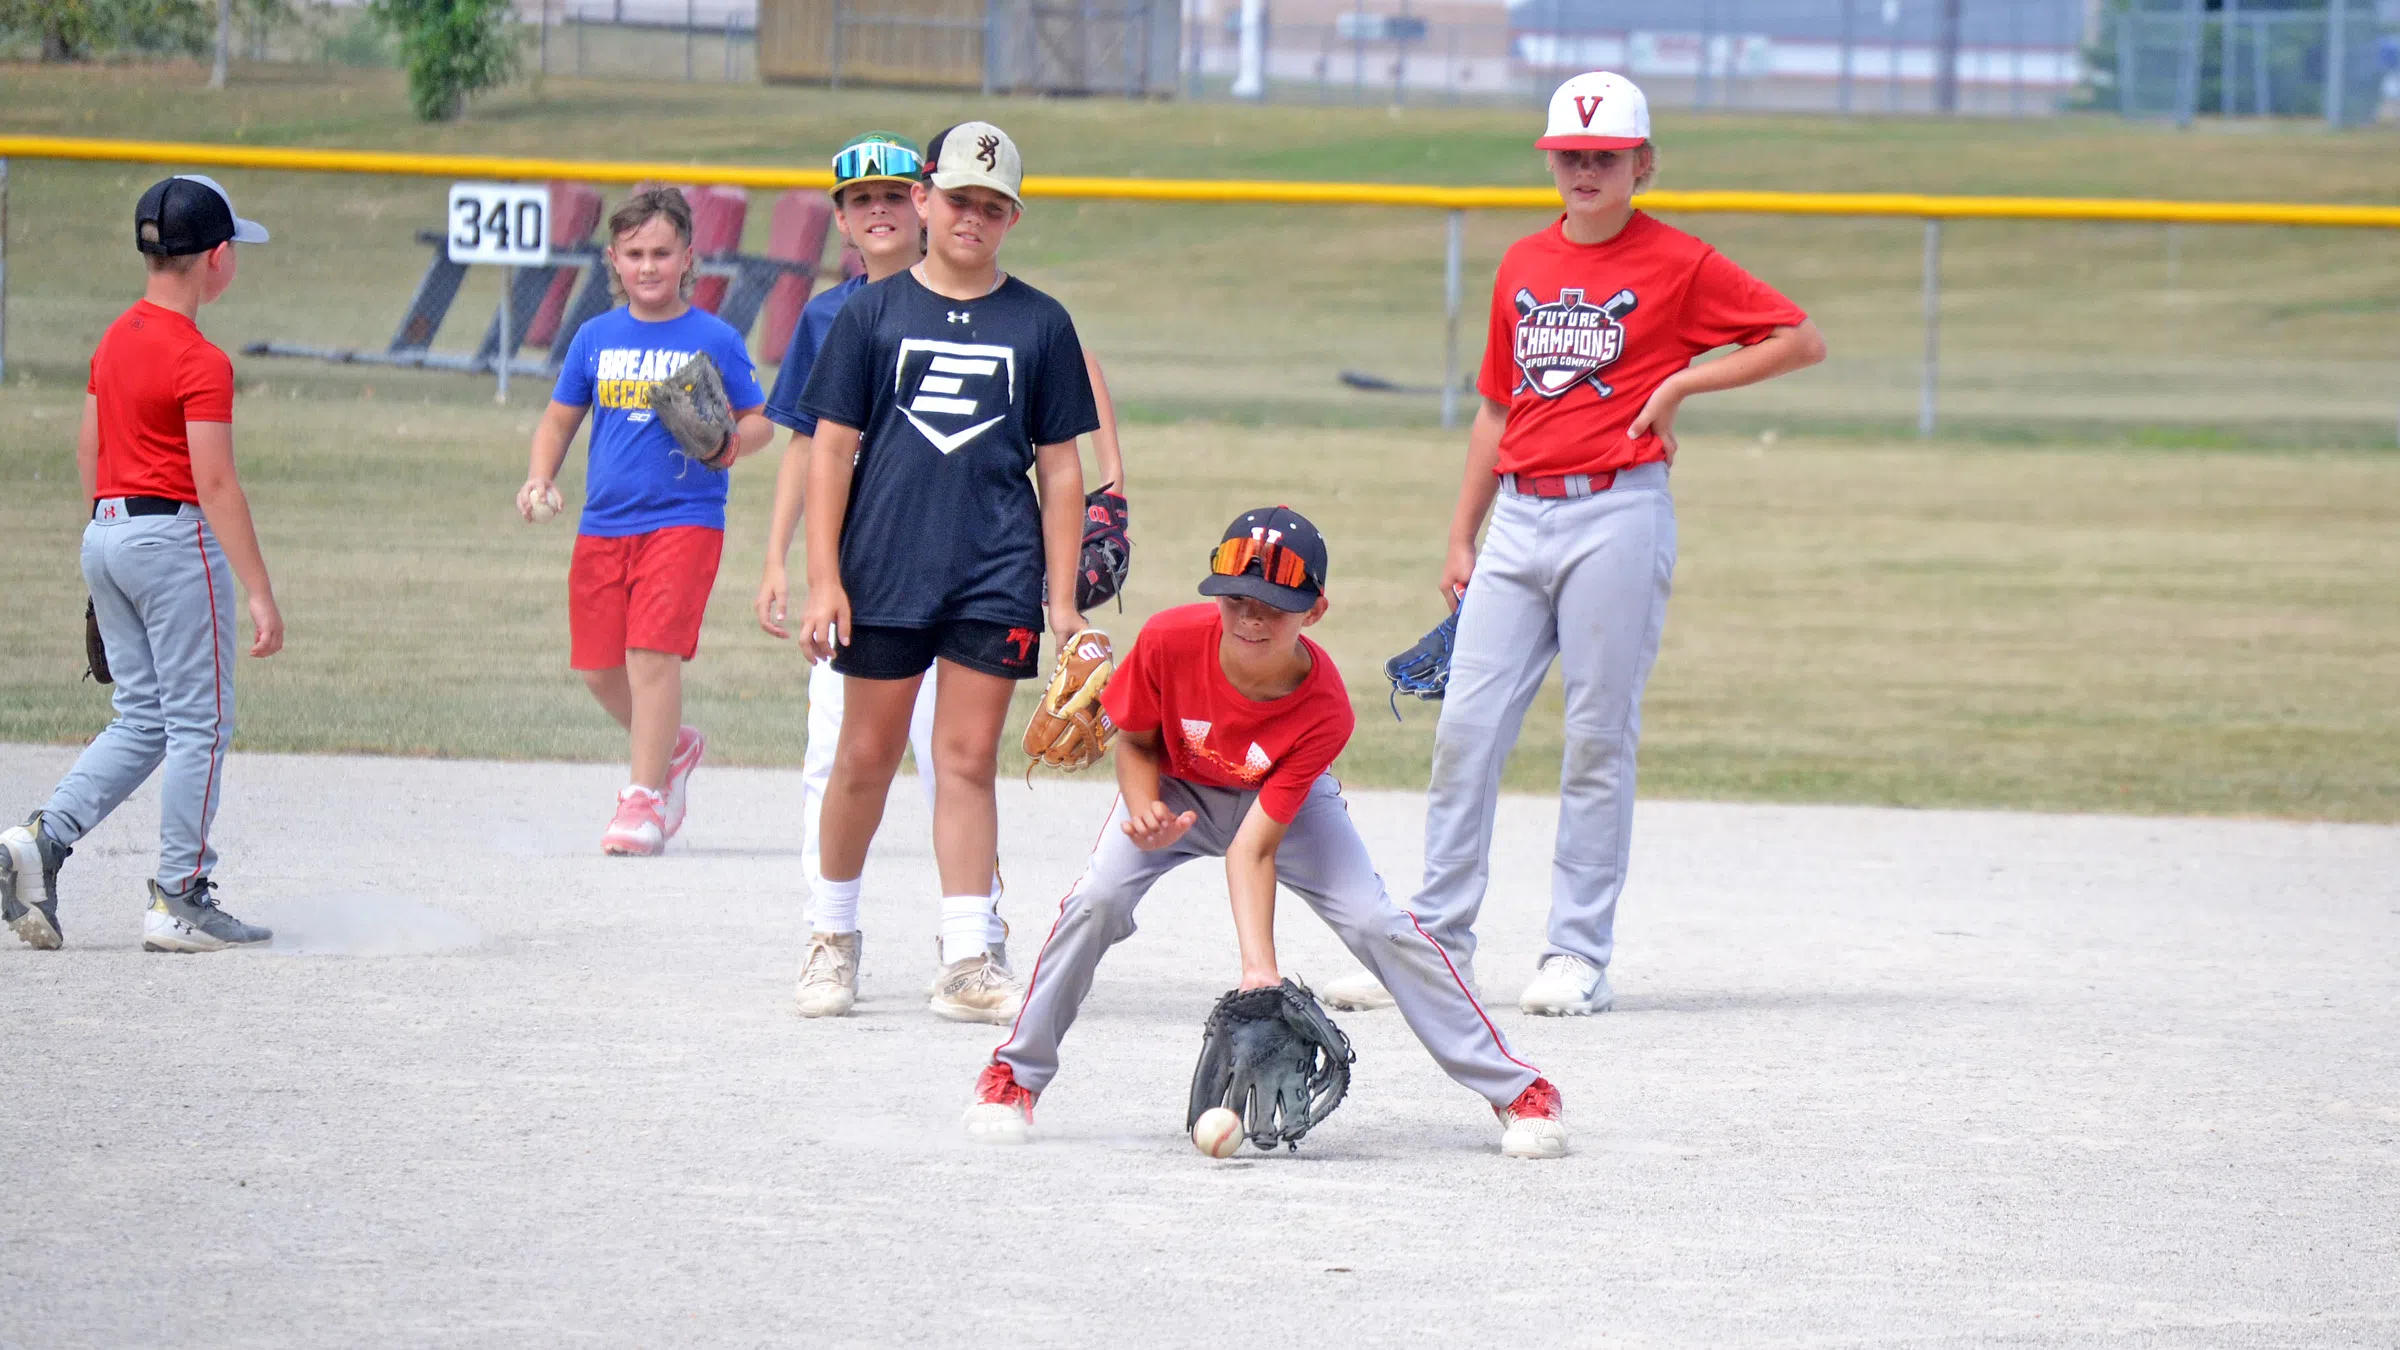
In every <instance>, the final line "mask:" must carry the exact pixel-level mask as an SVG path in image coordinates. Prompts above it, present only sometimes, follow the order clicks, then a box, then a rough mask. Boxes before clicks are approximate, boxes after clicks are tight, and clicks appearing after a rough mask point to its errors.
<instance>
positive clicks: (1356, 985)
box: [1317, 962, 1483, 1012]
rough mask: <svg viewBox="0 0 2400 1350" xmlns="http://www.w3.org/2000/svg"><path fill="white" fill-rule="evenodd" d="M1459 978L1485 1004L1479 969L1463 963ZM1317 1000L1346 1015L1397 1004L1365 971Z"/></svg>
mask: <svg viewBox="0 0 2400 1350" xmlns="http://www.w3.org/2000/svg"><path fill="white" fill-rule="evenodd" d="M1458 974H1459V978H1460V979H1462V980H1463V981H1465V983H1466V986H1467V992H1468V993H1470V994H1473V995H1474V996H1475V1001H1476V1002H1477V1003H1481V1002H1483V986H1482V985H1480V984H1477V983H1476V982H1475V967H1473V966H1471V965H1467V964H1465V963H1463V962H1462V963H1460V965H1459V967H1458ZM1317 997H1319V998H1321V999H1323V1000H1324V1001H1325V1006H1327V1007H1329V1008H1340V1009H1342V1010H1343V1011H1345V1012H1374V1011H1376V1010H1377V1009H1379V1008H1388V1007H1391V1006H1392V1004H1393V1002H1394V1000H1393V998H1392V995H1391V991H1390V990H1388V989H1385V988H1384V987H1383V986H1382V985H1381V984H1378V983H1376V980H1375V977H1374V976H1372V975H1369V974H1368V973H1367V972H1365V971H1363V970H1362V971H1360V972H1358V973H1357V974H1356V975H1352V976H1350V977H1348V978H1346V979H1340V980H1335V981H1334V982H1333V983H1331V984H1329V985H1326V986H1325V991H1324V992H1323V993H1321V994H1319V995H1318V996H1317Z"/></svg>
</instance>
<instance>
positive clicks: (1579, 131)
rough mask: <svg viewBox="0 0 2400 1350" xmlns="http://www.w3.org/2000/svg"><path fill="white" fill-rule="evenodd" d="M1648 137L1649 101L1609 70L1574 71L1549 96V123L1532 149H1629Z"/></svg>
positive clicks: (1632, 85)
mask: <svg viewBox="0 0 2400 1350" xmlns="http://www.w3.org/2000/svg"><path fill="white" fill-rule="evenodd" d="M1649 139H1650V100H1649V99H1647V98H1644V97H1642V91H1641V90H1640V89H1639V88H1637V87H1635V85H1634V83H1633V81H1631V80H1629V79H1626V78H1625V77H1624V76H1622V75H1619V74H1616V73H1615V72H1613V71H1607V70H1595V71H1592V72H1590V73H1589V74H1584V75H1578V76H1576V77H1575V78H1574V79H1571V80H1569V81H1567V82H1566V83H1565V84H1562V85H1560V86H1559V87H1558V92H1557V93H1555V94H1552V95H1551V96H1550V128H1549V130H1547V131H1545V132H1543V133H1542V138H1541V139H1540V140H1538V141H1535V142H1534V143H1533V146H1534V148H1535V149H1537V150H1631V149H1632V148H1633V147H1635V146H1637V145H1640V144H1641V143H1642V142H1644V141H1647V140H1649Z"/></svg>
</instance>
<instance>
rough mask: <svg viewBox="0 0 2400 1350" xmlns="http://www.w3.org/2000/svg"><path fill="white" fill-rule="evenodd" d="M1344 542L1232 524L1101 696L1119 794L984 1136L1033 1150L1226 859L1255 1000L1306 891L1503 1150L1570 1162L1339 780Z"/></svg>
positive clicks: (1247, 522) (998, 1077)
mask: <svg viewBox="0 0 2400 1350" xmlns="http://www.w3.org/2000/svg"><path fill="white" fill-rule="evenodd" d="M1325 565H1326V556H1325V541H1324V539H1323V537H1321V536H1320V535H1319V534H1318V533H1317V528H1316V526H1314V525H1312V524H1310V523H1309V522H1308V520H1307V519H1306V518H1305V517H1303V516H1301V515H1300V514H1299V513H1298V512H1296V511H1293V510H1291V509H1290V508H1288V507H1281V506H1278V507H1273V508H1271V509H1268V510H1262V511H1252V512H1249V513H1248V514H1246V515H1244V516H1242V517H1241V518H1240V519H1239V520H1236V521H1234V522H1233V525H1232V526H1231V527H1230V528H1228V529H1227V530H1226V531H1225V537H1224V540H1223V542H1222V543H1220V544H1218V546H1217V549H1216V552H1215V553H1214V554H1212V555H1211V557H1210V560H1209V576H1208V578H1207V580H1205V581H1203V582H1201V583H1200V593H1201V594H1202V595H1205V596H1209V597H1211V598H1212V599H1213V600H1214V602H1215V603H1213V604H1199V605H1185V606H1182V607H1181V608H1177V609H1170V610H1167V611H1165V612H1163V613H1160V614H1157V615H1153V616H1152V617H1151V619H1150V622H1148V623H1146V624H1144V625H1142V634H1141V637H1140V638H1139V639H1138V640H1137V641H1136V642H1135V643H1134V645H1133V651H1132V653H1131V654H1130V655H1128V656H1127V657H1126V658H1125V662H1124V664H1123V665H1122V666H1121V667H1120V668H1119V669H1118V670H1117V672H1116V675H1115V676H1114V678H1112V679H1111V680H1110V681H1109V684H1108V688H1107V689H1106V691H1105V692H1103V693H1102V695H1101V702H1102V706H1103V707H1105V708H1106V709H1107V711H1108V715H1109V718H1110V720H1112V721H1113V722H1115V723H1116V725H1117V727H1118V729H1119V735H1118V737H1117V745H1116V765H1117V787H1118V790H1119V794H1120V795H1119V797H1118V801H1117V805H1116V808H1115V810H1114V811H1113V812H1112V813H1111V814H1110V816H1109V823H1108V825H1107V826H1104V827H1103V828H1102V830H1101V835H1100V844H1099V847H1097V848H1095V849H1094V850H1093V851H1092V858H1091V861H1090V863H1088V864H1087V865H1086V866H1085V867H1084V872H1083V877H1082V879H1081V880H1079V881H1078V882H1076V884H1075V889H1074V891H1073V892H1072V893H1071V894H1069V895H1068V896H1067V898H1066V901H1065V902H1064V903H1063V904H1062V905H1061V906H1060V907H1059V913H1058V922H1057V923H1056V924H1055V925H1053V926H1052V928H1051V930H1050V937H1049V939H1048V941H1046V942H1044V943H1043V945H1042V953H1041V956H1040V957H1039V959H1037V960H1036V961H1035V962H1034V966H1033V974H1032V977H1031V978H1030V979H1029V980H1028V981H1027V983H1026V990H1025V1005H1024V1007H1023V1009H1022V1010H1021V1011H1019V1013H1018V1014H1017V1021H1016V1026H1015V1027H1014V1028H1013V1029H1012V1030H1011V1031H1010V1033H1009V1037H1008V1039H1007V1040H1006V1041H1003V1042H1002V1043H1001V1045H1000V1048H999V1049H998V1050H997V1051H995V1052H994V1054H993V1056H992V1062H991V1064H990V1066H989V1067H987V1068H985V1069H984V1071H983V1075H982V1077H981V1078H980V1079H978V1080H977V1082H976V1084H975V1101H974V1103H973V1104H972V1105H970V1106H969V1107H968V1108H967V1116H966V1122H965V1123H966V1128H967V1133H968V1134H969V1135H971V1136H974V1137H976V1138H979V1139H985V1140H990V1141H993V1142H999V1143H1015V1142H1022V1141H1023V1140H1024V1138H1025V1136H1026V1132H1027V1130H1028V1128H1029V1127H1030V1126H1031V1125H1032V1123H1033V1103H1034V1098H1035V1097H1037V1096H1038V1095H1040V1093H1041V1091H1042V1090H1043V1089H1044V1088H1046V1087H1048V1086H1049V1085H1050V1079H1051V1076H1052V1075H1054V1074H1056V1073H1057V1072H1058V1045H1059V1041H1060V1040H1061V1039H1062V1038H1063V1037H1064V1036H1065V1035H1066V1034H1067V1028H1068V1027H1070V1026H1072V1025H1073V1024H1074V1022H1075V1012H1076V1009H1077V1008H1078V1007H1080V1006H1081V1005H1082V1003H1083V999H1084V996H1085V995H1086V994H1088V993H1090V992H1091V988H1092V975H1093V972H1094V971H1095V970H1096V969H1098V967H1099V965H1100V958H1101V957H1102V956H1103V955H1105V954H1106V953H1107V951H1108V949H1109V948H1110V947H1111V946H1114V945H1115V944H1117V943H1119V942H1122V941H1124V940H1125V939H1126V938H1128V937H1130V936H1132V934H1133V911H1134V907H1135V906H1136V905H1139V904H1140V903H1141V902H1142V897H1143V896H1144V895H1146V894H1147V893H1148V892H1149V890H1150V887H1151V886H1153V885H1154V884H1156V883H1157V881H1158V879H1159V878H1160V877H1163V876H1165V875H1166V874H1167V873H1169V872H1171V871H1173V870H1174V869H1175V868H1177V867H1180V866H1182V865H1183V864H1184V863H1186V862H1189V861H1191V860H1192V859H1194V858H1223V859H1224V860H1225V884H1226V889H1227V891H1228V893H1229V894H1230V897H1231V899H1232V902H1233V925H1234V932H1235V934H1236V936H1237V938H1238V939H1239V941H1240V944H1241V957H1242V978H1241V987H1242V988H1244V989H1267V988H1273V987H1274V986H1276V985H1278V984H1281V983H1282V982H1283V976H1282V974H1281V972H1279V971H1278V970H1277V969H1276V965H1275V887H1276V885H1277V884H1278V883H1280V884H1282V885H1284V886H1287V887H1289V888H1290V889H1291V890H1292V891H1294V892H1295V893H1297V894H1298V895H1299V896H1300V898H1302V899H1303V900H1306V901H1307V902H1308V904H1309V907H1310V908H1311V909H1314V910H1315V911H1316V912H1317V917H1319V918H1321V919H1323V920H1324V921H1325V922H1326V923H1327V924H1328V925H1329V926H1330V927H1332V929H1333V931H1334V932H1335V933H1336V934H1337V935H1339V936H1340V938H1341V939H1342V943H1343V945H1344V946H1347V947H1348V948H1349V949H1350V952H1351V954H1352V955H1354V956H1356V957H1357V958H1358V959H1359V960H1360V961H1361V962H1364V963H1365V964H1366V967H1367V969H1368V970H1369V971H1372V972H1373V973H1374V975H1375V976H1376V978H1378V979H1379V980H1381V981H1382V982H1383V983H1384V984H1385V985H1386V986H1388V987H1389V988H1390V989H1391V990H1392V993H1393V994H1394V995H1395V996H1396V997H1397V998H1398V1000H1399V1004H1400V1014H1401V1016H1402V1017H1404V1018H1406V1019H1407V1021H1408V1025H1409V1029H1410V1030H1411V1031H1414V1032H1415V1033H1416V1034H1417V1039H1418V1040H1420V1041H1422V1042H1424V1044H1425V1048H1426V1050H1428V1051H1429V1052H1431V1053H1432V1055H1433V1058H1434V1061H1435V1062H1436V1063H1438V1064H1440V1065H1441V1066H1442V1068H1443V1069H1444V1070H1445V1071H1446V1072H1448V1073H1449V1075H1450V1076H1451V1077H1452V1078H1454V1079H1456V1080H1458V1082H1459V1083H1460V1084H1462V1085H1464V1086H1465V1087H1467V1088H1469V1089H1471V1090H1472V1091H1474V1092H1475V1093H1476V1094H1477V1095H1479V1096H1481V1097H1482V1098H1483V1099H1484V1100H1486V1101H1488V1102H1490V1103H1491V1107H1492V1112H1493V1114H1494V1115H1497V1116H1498V1117H1499V1118H1500V1123H1501V1126H1502V1135H1501V1140H1500V1149H1501V1152H1503V1153H1505V1154H1507V1155H1509V1156H1510V1157H1515V1158H1555V1157H1558V1156H1560V1155H1562V1154H1564V1153H1565V1152H1566V1151H1567V1130H1566V1125H1565V1122H1564V1121H1563V1120H1562V1119H1561V1111H1560V1105H1559V1096H1558V1089H1556V1088H1554V1087H1552V1086H1551V1085H1550V1081H1549V1080H1548V1079H1546V1078H1543V1077H1542V1076H1541V1075H1540V1074H1539V1073H1538V1072H1536V1071H1535V1069H1534V1067H1533V1066H1532V1065H1530V1064H1527V1063H1526V1062H1525V1061H1523V1060H1521V1059H1519V1058H1517V1057H1516V1055H1515V1054H1514V1053H1513V1052H1512V1051H1511V1050H1510V1049H1509V1046H1508V1041H1507V1040H1506V1039H1505V1038H1504V1037H1502V1036H1501V1034H1500V1031H1499V1028H1497V1027H1495V1026H1493V1025H1492V1021H1491V1018H1489V1017H1488V1016H1486V1015H1485V1014H1484V1010H1483V1008H1482V1006H1481V1005H1479V1004H1478V1003H1477V1002H1476V1001H1475V996H1474V994H1472V993H1471V992H1469V991H1468V989H1467V986H1466V984H1465V982H1464V981H1462V980H1461V979H1460V978H1459V975H1458V971H1457V970H1456V968H1455V967H1454V966H1453V965H1452V963H1451V961H1450V959H1449V958H1448V957H1447V956H1445V955H1444V954H1443V952H1442V949H1441V948H1440V947H1439V946H1438V945H1436V944H1435V943H1434V941H1433V940H1432V939H1431V938H1429V937H1427V936H1426V935H1425V930H1424V929H1422V928H1420V927H1418V926H1417V924H1416V921H1415V920H1413V919H1411V918H1410V917H1409V916H1408V915H1407V914H1406V913H1404V912H1402V910H1401V909H1400V907H1399V906H1398V905H1395V904H1393V903H1392V899H1391V897H1390V896H1389V895H1388V894H1386V893H1385V891H1384V889H1383V878H1382V877H1380V876H1377V875H1376V873H1375V862H1374V860H1373V859H1372V858H1370V857H1368V856H1367V846H1366V843H1365V841H1363V840H1361V839H1360V838H1359V837H1358V829H1357V827H1356V826H1354V825H1352V824H1351V823H1350V808H1349V806H1348V805H1347V804H1346V803H1344V802H1343V800H1342V787H1341V784H1340V783H1338V782H1335V781H1334V777H1333V775H1332V774H1331V773H1329V772H1327V770H1329V769H1331V768H1332V767H1333V761H1334V760H1335V759H1336V758H1338V757H1339V756H1340V755H1341V753H1342V748H1343V747H1344V746H1346V745H1348V744H1349V742H1350V731H1351V728H1352V726H1353V725H1354V724H1355V719H1354V718H1353V716H1352V714H1351V712H1350V695H1349V692H1348V690H1347V688H1346V687H1345V686H1344V685H1343V684H1342V676H1341V672H1340V671H1338V670H1335V669H1334V667H1333V661H1332V660H1331V658H1329V657H1327V656H1326V655H1325V649H1324V648H1322V647H1319V646H1318V645H1317V644H1316V643H1314V642H1311V641H1309V640H1308V639H1307V638H1306V637H1304V636H1302V635H1301V631H1300V630H1301V629H1303V628H1306V627H1308V626H1309V625H1310V624H1313V623H1315V622H1316V621H1317V620H1318V619H1320V618H1323V617H1324V615H1325Z"/></svg>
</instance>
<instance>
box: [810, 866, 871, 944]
mask: <svg viewBox="0 0 2400 1350" xmlns="http://www.w3.org/2000/svg"><path fill="white" fill-rule="evenodd" d="M858 882H859V879H858V878H857V877H852V878H850V879H849V880H848V881H827V880H826V879H825V878H823V877H817V878H815V879H814V880H812V881H810V882H809V886H808V891H809V895H810V897H811V899H812V901H813V903H812V904H811V905H810V906H809V911H808V922H809V927H811V928H813V929H815V930H816V931H817V932H820V933H855V932H857V931H858Z"/></svg>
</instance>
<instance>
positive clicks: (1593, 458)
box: [1475, 211, 1808, 475]
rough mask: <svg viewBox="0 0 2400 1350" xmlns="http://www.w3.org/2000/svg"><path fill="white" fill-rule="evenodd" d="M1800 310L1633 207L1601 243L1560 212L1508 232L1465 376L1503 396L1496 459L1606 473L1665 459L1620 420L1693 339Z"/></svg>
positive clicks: (1751, 334)
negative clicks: (1482, 334)
mask: <svg viewBox="0 0 2400 1350" xmlns="http://www.w3.org/2000/svg"><path fill="white" fill-rule="evenodd" d="M1807 318H1808V315H1806V314H1805V313H1803V312H1801V309H1800V307H1799V306H1798V305H1795V304H1793V303H1792V302H1791V301H1789V300H1786V299H1784V298H1783V297H1782V296H1781V295H1779V294H1777V293H1776V291H1775V289H1774V288H1773V287H1771V286H1768V285H1767V284H1766V283H1764V282H1762V281H1760V280H1759V279H1758V278H1756V277H1753V276H1751V275H1750V274H1749V273H1748V272H1745V271H1743V270H1742V269H1741V268H1739V267H1737V266H1735V265H1734V263H1733V260H1732V259H1730V258H1727V257H1726V256H1725V255H1724V254H1722V253H1719V252H1717V251H1716V250H1715V249H1713V248H1711V247H1709V246H1708V245H1707V244H1705V243H1703V242H1701V241H1700V240H1698V239H1694V238H1693V237H1692V236H1690V235H1688V234H1685V233H1684V232H1683V231H1681V230H1678V229H1676V228H1674V227H1673V226H1671V225H1662V224H1660V223H1659V222H1658V221H1657V220H1655V219H1653V218H1652V217H1650V216H1648V215H1645V214H1643V213H1642V212H1640V211H1636V212H1634V213H1633V219H1632V220H1630V221H1628V222H1627V223H1626V226H1625V228H1624V229H1622V230H1620V231H1618V232H1617V237H1616V238H1614V239H1611V240H1609V241H1608V242H1607V243H1605V244H1575V243H1569V242H1568V241H1567V236H1566V217H1565V216H1560V217H1559V218H1558V220H1557V221H1556V222H1555V223H1553V224H1552V225H1551V226H1550V228H1549V229H1546V230H1544V231H1542V232H1541V233H1539V234H1529V235H1527V236H1525V237H1524V238H1523V239H1520V240H1518V241H1517V242H1516V243H1514V244H1511V245H1509V248H1508V253H1507V254H1506V255H1505V256H1504V257H1502V258H1501V260H1500V274H1499V276H1498V277H1497V278H1496V279H1495V281H1494V283H1493V286H1492V322H1491V329H1490V333H1489V335H1488V336H1487V337H1486V338H1485V340H1484V346H1483V373H1482V375H1481V376H1480V377H1478V378H1477V380H1476V381H1475V387H1476V389H1477V390H1478V391H1479V392H1481V393H1482V394H1483V396H1484V397H1485V398H1488V399H1491V400H1493V401H1495V402H1499V403H1505V404H1507V405H1508V427H1507V429H1506V430H1504V431H1502V432H1501V433H1500V470H1499V471H1500V472H1501V473H1523V474H1542V475H1549V474H1566V473H1605V472H1608V471H1609V470H1612V469H1624V468H1630V467H1632V466H1633V465H1636V464H1647V463H1649V462H1650V461H1652V460H1658V459H1665V458H1666V450H1665V449H1664V447H1662V446H1660V445H1659V443H1658V438H1657V437H1656V436H1653V435H1647V434H1645V435H1644V436H1643V437H1642V438H1641V439H1640V440H1638V441H1630V440H1627V439H1626V438H1625V428H1627V427H1628V426H1631V425H1632V424H1633V419H1634V418H1635V417H1636V416H1638V415H1639V414H1640V413H1641V411H1642V405H1643V404H1644V403H1645V402H1647V401H1648V400H1649V398H1650V395H1651V394H1652V393H1653V392H1655V391H1656V390H1657V388H1658V386H1659V385H1660V384H1662V383H1664V382H1665V381H1666V379H1667V377H1668V376H1670V375H1673V374H1674V373H1675V372H1676V371H1679V370H1682V369H1683V368H1684V367H1686V366H1688V365H1690V364H1691V363H1692V358H1693V357H1695V356H1698V355H1700V354H1701V353H1702V352H1706V351H1713V350H1714V349H1716V348H1718V347H1722V346H1725V345H1726V344H1727V343H1739V344H1741V345H1742V346H1745V347H1747V346H1749V345H1751V344H1752V343H1755V342H1763V341H1765V340H1766V337H1767V335H1768V333H1770V332H1771V331H1772V330H1774V329H1775V328H1777V327H1782V326H1796V325H1798V324H1800V323H1801V322H1803V321H1804V320H1806V319H1807Z"/></svg>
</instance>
